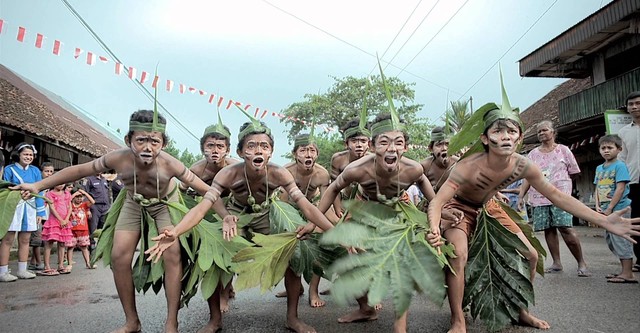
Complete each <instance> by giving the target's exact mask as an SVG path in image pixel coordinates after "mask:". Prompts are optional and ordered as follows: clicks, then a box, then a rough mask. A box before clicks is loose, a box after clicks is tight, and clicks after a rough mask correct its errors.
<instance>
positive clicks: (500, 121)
mask: <svg viewBox="0 0 640 333" xmlns="http://www.w3.org/2000/svg"><path fill="white" fill-rule="evenodd" d="M496 123H497V124H498V128H503V127H509V125H513V126H515V127H516V128H517V129H518V131H519V132H520V136H519V137H522V129H521V128H520V124H518V122H517V121H515V120H513V119H498V120H496V121H494V122H492V123H491V124H490V125H489V126H487V128H485V129H484V132H482V134H483V135H484V136H487V133H488V132H489V128H491V127H492V126H493V124H496ZM482 146H483V147H484V151H485V152H488V151H489V146H488V145H485V144H482Z"/></svg>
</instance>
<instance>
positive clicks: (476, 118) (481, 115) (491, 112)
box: [449, 68, 524, 157]
mask: <svg viewBox="0 0 640 333" xmlns="http://www.w3.org/2000/svg"><path fill="white" fill-rule="evenodd" d="M500 87H501V90H502V105H498V104H496V103H487V104H485V105H483V106H481V107H480V108H479V109H478V110H476V112H474V113H473V114H472V115H471V118H469V120H467V121H466V122H465V123H464V125H463V126H462V128H461V129H460V131H459V132H458V133H457V134H456V135H454V136H453V137H452V138H451V141H450V143H449V154H450V155H453V154H456V153H458V152H459V151H460V150H462V148H464V147H467V146H469V145H471V144H473V146H472V147H471V148H470V149H469V150H468V151H467V152H466V153H465V154H464V156H463V157H465V156H469V155H471V154H473V153H477V152H481V151H483V150H484V148H483V147H482V141H480V136H481V135H482V134H483V133H484V131H485V130H486V129H487V128H489V127H491V125H492V124H493V123H494V122H496V121H497V120H500V119H508V120H513V121H515V122H516V123H517V124H518V126H519V127H520V132H522V131H523V129H524V126H523V124H522V120H520V117H519V116H518V108H515V109H513V108H512V107H511V103H510V102H509V97H508V96H507V91H506V89H505V88H504V81H503V79H502V68H500Z"/></svg>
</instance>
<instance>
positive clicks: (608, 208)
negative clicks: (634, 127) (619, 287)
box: [593, 135, 638, 283]
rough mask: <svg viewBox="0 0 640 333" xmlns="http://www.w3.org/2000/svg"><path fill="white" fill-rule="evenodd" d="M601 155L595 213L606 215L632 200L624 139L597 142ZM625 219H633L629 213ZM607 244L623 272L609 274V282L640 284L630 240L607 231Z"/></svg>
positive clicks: (625, 206) (613, 137) (605, 139)
mask: <svg viewBox="0 0 640 333" xmlns="http://www.w3.org/2000/svg"><path fill="white" fill-rule="evenodd" d="M598 145H599V146H600V149H599V150H600V155H602V158H604V163H603V164H600V165H598V167H597V168H596V176H595V179H594V181H593V183H594V184H595V185H596V210H597V211H598V212H599V213H602V214H604V215H611V213H613V212H617V211H619V210H623V209H625V208H627V207H629V206H630V205H631V199H629V197H628V195H629V181H630V176H629V170H628V169H627V166H626V165H625V164H624V162H622V161H618V154H619V153H620V152H621V151H622V139H620V137H619V136H617V135H605V136H603V137H601V138H600V140H598ZM622 216H623V217H627V218H628V217H631V213H630V212H627V213H625V214H623V215H622ZM605 238H606V240H607V245H608V246H609V249H610V250H611V252H613V254H615V255H616V256H618V258H619V259H620V264H621V266H622V270H621V271H620V273H617V274H615V273H614V274H609V275H607V282H610V283H638V280H636V279H634V277H633V271H632V270H631V268H632V266H633V245H632V244H631V242H630V241H628V240H626V239H624V238H622V237H620V236H616V235H614V234H612V233H611V232H609V231H606V233H605Z"/></svg>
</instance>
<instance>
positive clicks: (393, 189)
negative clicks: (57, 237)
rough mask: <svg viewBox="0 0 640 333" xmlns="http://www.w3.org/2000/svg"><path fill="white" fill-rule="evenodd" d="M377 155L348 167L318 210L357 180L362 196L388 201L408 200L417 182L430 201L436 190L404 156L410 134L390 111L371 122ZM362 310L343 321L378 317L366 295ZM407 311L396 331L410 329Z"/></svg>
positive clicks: (357, 161) (325, 196)
mask: <svg viewBox="0 0 640 333" xmlns="http://www.w3.org/2000/svg"><path fill="white" fill-rule="evenodd" d="M371 135H372V138H371V141H370V142H372V143H373V147H372V149H373V151H374V153H373V154H368V155H366V156H364V157H362V158H360V159H358V160H356V161H354V162H352V163H350V164H349V165H347V166H346V168H344V170H343V171H342V172H341V173H340V175H339V176H338V177H337V178H336V180H335V181H334V182H332V183H331V185H329V187H328V188H327V191H326V192H325V194H324V195H323V196H322V198H321V199H320V204H318V209H320V211H321V212H326V211H327V210H328V209H329V207H330V206H331V203H332V202H333V201H334V200H335V199H336V197H337V196H338V194H339V193H340V191H341V190H343V189H344V188H346V187H347V186H349V185H351V184H352V183H357V184H359V185H360V188H361V189H362V197H363V198H364V199H365V200H369V201H378V202H380V203H387V202H390V201H392V200H398V199H400V198H403V197H404V199H403V200H408V196H407V195H406V193H405V191H406V190H407V189H408V188H409V186H411V185H412V184H414V183H416V184H417V185H418V187H419V188H420V190H421V191H422V193H424V194H425V196H426V197H427V200H431V199H433V197H434V196H435V193H434V192H433V188H432V187H431V183H429V180H428V179H427V177H426V176H425V175H424V171H423V169H422V166H421V165H420V163H418V162H416V161H414V160H411V159H409V158H407V157H404V156H403V154H404V153H405V152H406V151H407V141H408V139H409V137H408V134H406V132H405V131H404V130H403V126H402V125H401V124H396V123H394V122H393V120H392V116H391V115H390V114H388V113H382V114H379V115H378V116H377V117H376V119H375V120H374V121H373V123H372V124H371ZM358 305H359V309H358V310H356V311H354V312H351V313H349V314H347V315H345V316H343V317H340V318H338V321H339V322H341V323H350V322H356V321H367V320H375V319H377V318H378V313H377V310H376V309H375V308H374V307H372V306H370V305H369V304H368V298H367V296H366V294H365V295H364V296H363V297H360V298H358ZM406 318H407V317H406V312H405V314H401V315H400V316H399V317H398V319H396V322H395V323H394V331H396V332H404V331H406Z"/></svg>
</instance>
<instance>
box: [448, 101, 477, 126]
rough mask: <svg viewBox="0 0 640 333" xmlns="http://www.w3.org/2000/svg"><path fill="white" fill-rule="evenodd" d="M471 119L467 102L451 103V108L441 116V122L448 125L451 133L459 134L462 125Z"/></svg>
mask: <svg viewBox="0 0 640 333" xmlns="http://www.w3.org/2000/svg"><path fill="white" fill-rule="evenodd" d="M469 118H471V111H470V110H469V101H468V100H466V101H451V108H450V109H448V110H447V111H446V112H445V114H444V115H443V116H442V118H441V120H442V121H443V122H444V123H445V125H448V126H449V128H450V129H451V131H453V132H459V131H460V129H462V126H463V125H464V123H466V122H467V120H469Z"/></svg>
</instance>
